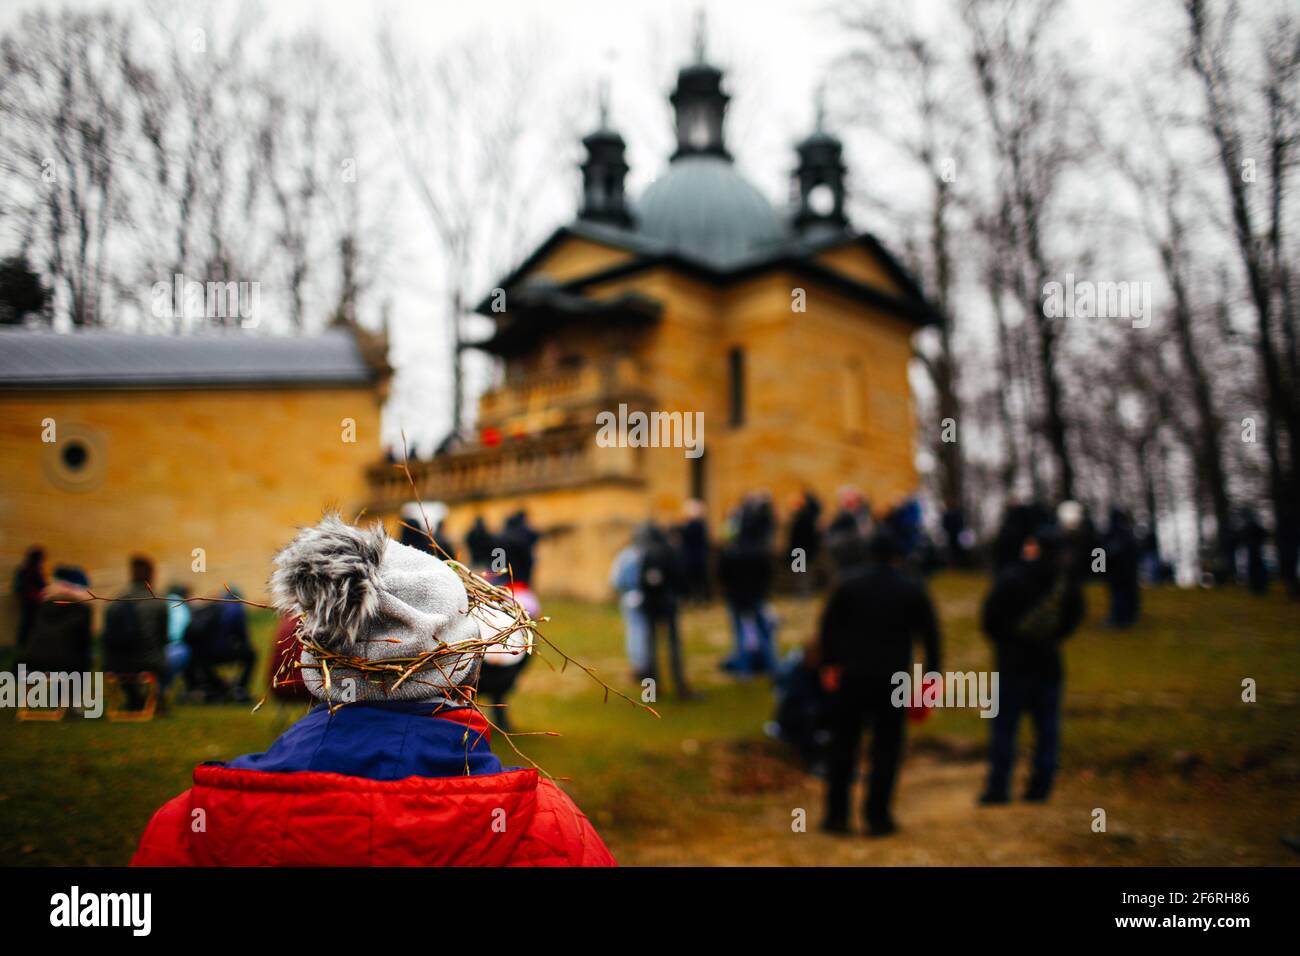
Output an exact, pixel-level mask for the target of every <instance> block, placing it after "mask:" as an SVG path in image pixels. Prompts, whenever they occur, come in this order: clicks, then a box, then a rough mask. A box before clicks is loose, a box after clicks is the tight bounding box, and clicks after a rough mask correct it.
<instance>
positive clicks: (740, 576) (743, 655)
mask: <svg viewBox="0 0 1300 956" xmlns="http://www.w3.org/2000/svg"><path fill="white" fill-rule="evenodd" d="M738 520H739V528H738V531H737V534H736V538H735V540H733V541H732V542H730V543H729V544H728V545H727V546H726V547H725V548H723V549H722V553H721V554H719V555H718V583H719V584H720V585H721V586H722V593H723V596H724V597H725V598H726V600H727V610H728V611H729V612H730V615H731V626H732V639H733V649H732V652H731V656H730V657H728V658H727V659H726V660H725V661H723V662H722V668H723V670H726V671H730V672H731V673H733V674H737V675H740V676H749V675H752V674H763V673H767V674H771V673H775V671H776V664H777V661H776V647H775V644H776V640H775V635H774V634H773V627H772V616H771V612H770V610H769V609H768V607H767V598H768V595H769V594H770V593H771V590H772V555H771V553H770V552H769V551H768V548H767V539H766V537H765V535H766V533H767V527H766V519H765V517H764V515H763V513H762V512H761V511H760V510H758V509H751V508H748V507H744V508H742V509H741V513H740V516H739V519H738Z"/></svg>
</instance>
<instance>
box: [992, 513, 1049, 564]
mask: <svg viewBox="0 0 1300 956" xmlns="http://www.w3.org/2000/svg"><path fill="white" fill-rule="evenodd" d="M1050 520H1051V519H1050V516H1049V514H1048V511H1047V509H1046V508H1045V507H1043V506H1042V505H1041V504H1038V503H1037V502H1023V501H1016V500H1015V499H1012V500H1011V501H1010V502H1008V504H1007V510H1006V513H1005V514H1004V515H1003V517H1002V525H1001V527H999V528H998V533H997V537H996V538H995V539H994V541H993V571H994V573H996V572H998V571H1001V570H1002V569H1003V568H1009V567H1011V566H1012V565H1013V564H1016V563H1017V562H1018V561H1019V560H1020V555H1021V551H1022V550H1023V549H1024V545H1025V541H1026V540H1027V539H1028V538H1029V537H1030V536H1031V535H1033V533H1034V531H1035V529H1037V528H1039V527H1041V526H1042V525H1043V524H1045V523H1047V522H1048V521H1050Z"/></svg>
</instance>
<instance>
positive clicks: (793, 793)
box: [615, 754, 1300, 866]
mask: <svg viewBox="0 0 1300 956" xmlns="http://www.w3.org/2000/svg"><path fill="white" fill-rule="evenodd" d="M743 761H744V763H745V764H746V766H745V768H744V770H743V771H741V775H742V776H743V777H744V780H740V779H737V780H736V781H735V783H736V786H735V787H733V788H732V789H733V790H734V791H736V792H733V793H732V795H731V797H730V799H731V801H733V802H731V803H730V804H728V803H727V802H726V799H727V798H725V797H724V799H723V800H718V801H712V800H711V801H709V804H710V805H706V806H705V807H704V808H693V809H702V810H703V812H698V813H697V812H691V813H689V814H683V815H682V817H681V818H680V819H679V821H676V824H677V825H668V826H665V827H662V828H649V829H648V830H646V831H645V832H641V833H638V838H637V839H636V840H635V841H634V843H633V844H632V845H630V846H618V845H616V846H615V852H616V853H617V854H618V855H619V858H620V860H621V861H622V862H624V863H627V864H640V865H665V864H687V865H724V866H726V865H733V866H752V865H796V866H797V865H830V866H836V865H842V866H862V865H868V866H891V865H892V866H900V865H901V866H933V865H958V866H961V865H967V866H973V865H995V866H996V865H1041V866H1058V865H1059V866H1064V865H1076V866H1077V865H1088V864H1093V865H1119V866H1123V865H1187V864H1197V863H1202V864H1219V865H1222V864H1225V863H1228V864H1263V865H1295V864H1298V863H1300V856H1297V855H1296V854H1295V853H1294V852H1292V851H1291V850H1289V849H1287V848H1286V847H1285V846H1283V845H1282V843H1281V842H1280V839H1279V838H1280V836H1281V834H1280V833H1279V832H1277V829H1276V823H1275V821H1276V820H1277V819H1278V807H1277V802H1276V801H1277V797H1278V796H1280V794H1277V793H1275V794H1274V795H1273V796H1272V797H1271V798H1270V797H1269V795H1268V794H1266V793H1262V792H1261V788H1260V787H1259V786H1258V785H1257V782H1251V781H1245V780H1236V781H1229V782H1226V783H1225V782H1221V781H1220V782H1215V781H1207V780H1205V779H1200V780H1197V781H1196V782H1195V784H1192V783H1191V782H1189V781H1185V780H1174V781H1171V780H1145V781H1144V780H1137V779H1133V778H1128V779H1127V780H1126V781H1124V782H1120V781H1117V780H1115V779H1113V778H1111V779H1101V778H1098V777H1095V776H1092V775H1088V774H1084V775H1079V776H1076V777H1075V778H1074V779H1070V778H1068V777H1066V778H1064V779H1063V780H1062V782H1061V786H1060V787H1059V789H1058V791H1057V793H1056V794H1055V795H1054V797H1053V800H1052V802H1051V803H1049V804H1046V805H1039V804H1024V803H1014V804H1012V805H1010V806H1006V807H995V808H980V807H976V806H975V796H976V794H977V793H978V792H979V790H980V786H981V784H982V782H983V774H984V768H983V765H982V764H980V763H975V762H962V763H954V762H951V761H949V760H946V759H943V758H940V757H934V756H930V755H919V756H913V757H912V758H911V759H910V760H909V761H908V763H907V764H906V765H905V767H904V770H903V774H902V778H901V781H900V787H899V792H898V797H897V802H896V809H895V814H896V817H897V819H898V823H899V825H900V828H901V830H900V832H899V833H898V834H896V835H894V836H892V837H889V838H886V839H868V838H866V837H864V836H860V835H854V836H850V837H832V836H828V835H826V834H823V833H821V832H819V831H818V829H817V825H818V823H819V822H820V817H821V806H822V785H821V783H820V781H817V780H815V779H813V778H810V777H807V776H805V775H803V774H800V773H798V772H797V771H796V770H794V768H790V767H788V766H787V765H785V764H783V763H781V762H780V761H778V760H775V759H774V758H771V757H767V756H765V755H764V756H758V758H757V763H756V761H755V755H753V754H746V755H744V757H743ZM764 761H770V762H771V763H773V764H777V765H778V767H777V768H775V769H774V768H772V767H770V766H769V767H766V768H763V767H761V766H758V764H761V763H762V762H764ZM756 772H757V774H758V778H759V784H758V786H759V788H760V789H764V788H766V792H764V793H762V794H761V795H759V796H753V795H752V794H753V788H754V781H755V773H756ZM765 774H767V775H768V776H767V779H766V783H764V781H763V777H764V775H765ZM723 776H724V777H725V776H726V775H725V774H723ZM742 785H743V787H744V788H745V789H746V790H747V791H748V794H750V795H748V796H746V795H745V792H744V791H742V790H741V786H742ZM723 789H724V790H726V789H727V787H726V786H725V784H724V787H723ZM1207 794H1208V795H1210V797H1211V800H1207V799H1206V798H1207ZM856 796H857V791H856V790H855V800H856ZM1284 799H1287V800H1290V801H1291V802H1292V803H1294V798H1293V797H1291V796H1289V795H1287V796H1286V797H1285V798H1284ZM1097 807H1100V808H1103V809H1105V810H1106V813H1107V820H1106V823H1107V829H1106V832H1105V833H1095V832H1093V830H1092V820H1093V816H1092V814H1093V810H1094V808H1097ZM800 808H801V809H803V810H805V811H806V818H807V831H806V832H794V831H793V830H792V826H791V824H792V820H793V819H794V816H793V814H794V811H795V810H797V809H800ZM687 819H689V820H693V821H697V823H696V825H689V826H683V825H682V824H684V823H685V821H686V820H687ZM1297 822H1300V821H1297Z"/></svg>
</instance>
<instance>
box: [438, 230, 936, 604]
mask: <svg viewBox="0 0 1300 956" xmlns="http://www.w3.org/2000/svg"><path fill="white" fill-rule="evenodd" d="M618 255H619V253H617V252H614V251H611V250H604V249H602V247H600V246H598V245H596V244H594V243H590V242H586V241H574V242H571V243H569V244H566V245H564V246H562V247H561V248H560V249H557V250H556V252H555V253H553V254H552V256H551V257H550V258H549V259H548V261H547V263H545V264H544V265H543V266H541V267H539V270H540V271H545V272H548V273H551V274H553V275H555V276H556V277H560V278H569V277H572V276H576V275H582V274H587V273H590V272H592V271H596V270H597V269H600V268H604V267H606V266H607V265H609V264H610V263H611V261H613V259H615V258H616V257H617V256H618ZM826 258H827V262H826V264H828V265H833V266H835V267H839V268H842V269H843V270H844V271H846V272H847V273H849V274H851V275H853V276H854V277H855V278H858V279H860V280H864V281H870V282H872V283H873V284H876V285H877V286H879V287H882V288H885V289H888V290H890V291H893V288H894V286H893V283H892V282H891V281H890V280H888V279H887V278H886V276H885V273H884V271H883V269H882V268H881V267H880V266H879V264H877V263H875V262H874V261H873V260H872V259H871V258H870V257H869V256H868V255H866V254H865V253H864V252H863V251H862V250H860V249H858V248H856V247H850V248H846V249H844V250H840V251H837V252H835V253H833V254H829V255H828V256H827V257H826ZM796 287H799V288H802V289H804V291H805V293H806V311H804V312H794V311H793V310H792V308H791V303H792V295H791V293H792V290H793V289H794V288H796ZM631 290H635V291H639V292H641V293H643V294H645V295H647V296H649V297H651V298H653V299H655V300H657V301H659V302H660V303H662V305H663V314H662V318H661V320H660V322H659V323H658V324H657V325H656V326H654V327H653V328H652V329H651V330H650V331H648V332H647V333H645V334H644V335H642V336H640V338H639V339H634V340H633V342H632V344H631V345H630V346H628V350H629V351H630V353H631V354H632V355H634V356H635V358H636V359H637V360H638V361H639V362H640V363H641V364H642V365H643V366H644V368H645V369H646V371H647V374H646V376H645V378H646V383H647V385H648V386H649V388H650V389H651V390H652V391H653V392H654V394H655V396H656V399H657V401H656V404H655V406H654V409H655V410H659V411H666V412H672V411H680V412H683V413H688V412H694V411H702V412H704V416H705V425H704V437H705V449H706V462H707V464H706V466H705V467H706V475H707V479H706V488H707V503H708V508H709V511H708V514H709V523H710V525H711V527H712V528H713V530H714V533H715V534H717V533H718V532H720V531H721V529H722V525H723V522H724V520H725V518H726V515H727V513H728V512H729V511H730V510H731V509H732V508H734V507H735V505H736V504H737V503H739V501H740V500H741V498H742V496H743V495H745V494H746V493H748V492H750V491H754V490H756V489H760V488H762V489H766V490H767V491H769V492H771V493H772V495H773V497H774V500H775V502H776V505H777V508H778V512H779V513H780V515H781V517H782V520H784V519H785V518H786V517H787V511H788V507H787V504H788V500H789V498H790V496H791V495H792V494H793V493H794V492H796V491H799V490H800V489H802V488H805V487H808V488H811V489H812V490H813V491H815V492H816V493H817V494H818V495H819V496H820V497H821V499H822V501H823V505H824V506H825V507H826V508H827V509H828V510H830V509H833V507H834V497H835V493H836V491H837V490H838V489H839V488H840V487H841V486H843V485H854V486H857V487H858V488H860V489H861V490H863V491H864V492H865V493H866V495H867V496H868V498H869V499H870V500H871V502H872V505H873V507H875V508H876V509H877V510H883V509H885V508H888V507H890V506H892V505H894V504H896V503H897V502H899V501H900V500H902V499H903V498H904V497H906V496H908V495H910V494H913V493H914V492H915V491H916V490H917V474H916V469H915V462H914V447H913V435H914V420H913V409H912V400H911V393H910V386H909V384H908V379H907V369H908V364H909V362H910V359H911V337H912V334H913V328H912V326H910V325H909V324H907V323H905V322H903V321H902V320H899V319H896V318H894V317H892V316H890V315H887V314H885V313H881V312H876V311H873V310H871V309H870V308H868V307H867V306H864V305H863V304H861V303H859V302H855V301H853V300H850V299H847V298H845V297H843V296H841V295H839V294H837V293H833V292H830V291H829V290H827V289H825V288H823V287H821V286H818V285H816V284H815V283H812V282H810V281H809V280H806V279H803V278H801V277H797V276H795V275H793V274H786V273H780V272H772V273H767V274H762V275H759V276H757V277H755V278H753V279H751V280H749V281H746V282H743V283H740V284H738V285H734V286H731V287H728V288H721V289H720V288H718V287H716V286H713V285H711V284H709V283H706V282H702V281H699V280H697V279H693V278H691V277H689V276H686V275H683V274H680V273H677V272H673V271H670V270H667V269H653V270H647V271H645V272H640V273H637V274H635V275H632V276H629V277H627V278H622V279H617V280H614V281H611V282H607V283H603V284H601V285H600V286H598V287H592V288H590V289H588V290H587V294H589V295H592V296H593V297H605V296H609V295H614V294H617V293H619V292H625V291H631ZM565 340H566V342H565V350H566V351H581V352H583V353H584V354H586V355H588V357H589V358H592V359H595V358H596V357H598V356H600V355H602V354H605V353H607V352H608V351H609V349H610V348H611V344H610V340H609V337H608V335H606V334H605V333H603V332H602V330H600V329H591V330H589V331H587V330H582V331H579V330H576V329H572V328H570V329H568V330H566V334H565ZM736 346H739V347H740V348H742V349H743V350H744V352H745V356H746V377H747V384H746V420H745V423H744V424H743V425H742V426H740V427H738V428H732V427H731V426H730V424H729V393H728V380H727V374H728V365H727V355H728V351H729V350H730V349H731V348H732V347H736ZM610 410H611V411H614V410H615V409H610ZM595 432H596V426H595V423H594V421H593V422H592V440H593V442H594V441H595ZM640 462H641V471H642V474H643V475H644V476H645V487H644V489H631V488H625V487H621V488H617V489H611V488H609V487H604V486H593V487H591V488H589V489H570V490H565V491H562V492H550V493H542V494H538V495H534V496H528V497H527V498H510V499H490V500H488V501H486V502H483V503H479V504H474V505H462V506H454V507H453V509H452V513H451V518H450V519H449V522H448V527H449V529H450V530H451V531H452V532H453V533H454V534H455V535H456V536H457V538H458V539H459V538H460V537H461V536H463V534H464V532H465V530H466V529H467V528H468V527H469V524H470V522H471V521H472V519H473V516H474V515H475V514H477V513H480V512H481V513H482V514H483V515H484V517H485V518H486V520H487V521H488V523H489V525H491V526H493V527H497V526H499V525H500V522H501V520H502V519H503V518H504V517H505V515H506V514H508V513H510V512H511V511H513V510H516V509H517V508H519V507H526V508H527V509H528V511H529V514H530V516H531V519H532V521H533V523H534V524H535V525H536V526H537V527H538V528H539V529H543V530H545V529H558V533H556V534H553V535H552V536H551V537H549V538H548V539H546V541H545V543H544V544H543V545H542V546H541V548H540V549H539V556H538V574H537V580H536V582H535V583H536V586H537V588H538V590H539V591H541V592H542V593H543V594H545V593H547V592H550V593H556V594H559V593H565V594H575V595H579V596H583V597H606V596H608V594H609V592H608V589H607V585H606V579H607V575H608V566H609V561H610V560H611V559H612V557H613V554H614V553H615V552H616V551H617V549H618V547H620V546H621V545H622V543H623V542H624V541H625V540H626V538H627V536H628V534H629V533H630V530H631V528H632V526H633V525H634V524H635V523H636V522H638V521H640V520H644V518H646V517H649V516H653V517H655V518H656V519H657V520H660V521H675V520H677V519H678V518H679V516H680V513H681V509H682V505H683V503H684V502H685V500H686V498H687V496H688V494H689V490H690V487H691V468H692V466H691V462H690V460H688V459H686V458H685V457H684V455H683V453H682V449H679V448H659V449H655V448H648V449H644V450H642V451H641V453H640Z"/></svg>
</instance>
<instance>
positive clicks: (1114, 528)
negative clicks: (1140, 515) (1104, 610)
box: [1102, 507, 1141, 630]
mask: <svg viewBox="0 0 1300 956" xmlns="http://www.w3.org/2000/svg"><path fill="white" fill-rule="evenodd" d="M1102 547H1103V548H1105V550H1106V586H1107V588H1108V589H1109V590H1110V615H1109V616H1108V617H1107V619H1106V626H1107V627H1113V628H1117V629H1120V630H1124V629H1127V628H1130V627H1132V626H1133V625H1134V624H1136V623H1137V619H1138V610H1139V608H1140V606H1141V603H1140V602H1141V591H1140V590H1139V582H1138V573H1139V571H1140V568H1141V555H1140V553H1139V550H1138V539H1137V535H1136V534H1135V533H1134V530H1133V519H1132V518H1130V517H1129V514H1128V512H1127V511H1125V510H1124V509H1123V508H1119V507H1115V508H1111V509H1110V521H1109V523H1108V525H1107V527H1106V536H1105V538H1103V539H1102Z"/></svg>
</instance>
